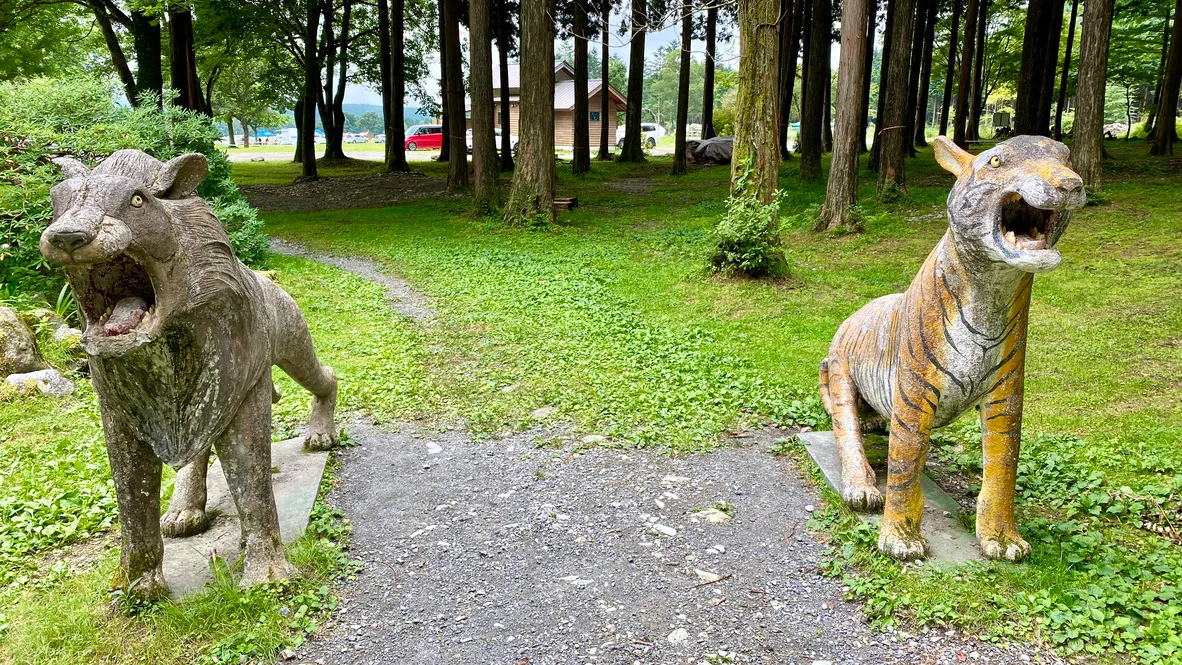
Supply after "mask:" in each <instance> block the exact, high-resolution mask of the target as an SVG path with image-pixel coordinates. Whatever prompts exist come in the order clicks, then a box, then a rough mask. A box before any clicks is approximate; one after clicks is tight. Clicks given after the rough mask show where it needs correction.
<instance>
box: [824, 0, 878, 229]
mask: <svg viewBox="0 0 1182 665" xmlns="http://www.w3.org/2000/svg"><path fill="white" fill-rule="evenodd" d="M868 4H870V5H873V4H874V3H873V0H869V2H868V1H867V0H845V2H844V4H843V5H842V8H841V24H842V26H851V27H853V26H858V29H854V30H842V31H841V55H840V60H839V62H838V65H837V126H836V127H835V128H834V131H833V160H832V161H831V162H830V164H829V182H828V184H827V185H826V188H825V205H824V206H823V207H822V208H821V216H820V217H819V218H818V219H817V221H816V223H815V224H814V225H813V229H814V230H817V231H822V230H825V229H842V230H854V229H857V228H859V226H860V225H861V224H860V221H859V220H858V218H857V217H856V216H855V215H854V214H853V208H854V206H856V205H857V204H858V153H859V148H860V147H861V146H862V145H864V144H865V138H866V134H865V131H864V129H863V127H862V114H861V111H860V105H859V103H858V102H859V101H860V100H861V96H862V80H863V79H864V78H866V75H867V73H868V70H867V68H866V53H865V51H866V48H867V42H868V41H869V40H867V39H866V33H864V32H863V31H862V30H861V26H862V25H864V24H866V22H867V18H866V16H867V14H869V13H870V12H869V8H868V7H867V5H868Z"/></svg>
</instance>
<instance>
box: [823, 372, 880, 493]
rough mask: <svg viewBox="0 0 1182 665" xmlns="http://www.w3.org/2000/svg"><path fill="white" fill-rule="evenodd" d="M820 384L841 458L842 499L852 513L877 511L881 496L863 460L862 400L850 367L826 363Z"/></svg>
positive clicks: (866, 463)
mask: <svg viewBox="0 0 1182 665" xmlns="http://www.w3.org/2000/svg"><path fill="white" fill-rule="evenodd" d="M821 385H822V386H823V392H824V393H825V397H826V399H825V405H826V407H827V408H828V409H829V415H830V416H831V417H832V420H833V440H834V442H835V443H836V444H837V455H838V457H840V458H841V498H842V499H843V500H845V502H846V503H847V504H849V506H850V507H851V508H853V509H855V510H862V511H873V510H878V509H880V508H882V493H881V492H879V491H878V488H877V487H876V486H875V485H876V483H875V477H874V469H872V468H870V462H869V461H868V460H867V459H866V450H865V448H864V447H863V443H862V423H861V417H860V414H859V406H860V404H861V403H862V399H861V398H860V397H858V390H857V388H856V387H855V386H854V382H853V379H852V378H851V377H850V373H849V368H848V367H847V366H846V365H845V363H844V362H842V361H841V360H840V359H837V360H833V359H828V360H826V362H824V363H822V365H821ZM863 408H864V407H863ZM862 415H864V414H862Z"/></svg>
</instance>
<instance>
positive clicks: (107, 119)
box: [0, 76, 269, 293]
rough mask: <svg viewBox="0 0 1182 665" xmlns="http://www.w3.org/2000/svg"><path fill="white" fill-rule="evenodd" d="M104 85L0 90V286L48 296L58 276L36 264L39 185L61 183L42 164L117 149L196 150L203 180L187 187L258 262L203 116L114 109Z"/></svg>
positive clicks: (244, 208) (160, 154)
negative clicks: (205, 170)
mask: <svg viewBox="0 0 1182 665" xmlns="http://www.w3.org/2000/svg"><path fill="white" fill-rule="evenodd" d="M114 99H115V95H114V94H113V90H112V88H111V85H110V83H108V82H106V81H103V80H100V79H97V78H85V77H79V76H73V77H71V78H69V79H51V78H39V79H32V80H29V81H24V82H19V83H3V84H0V163H2V164H3V168H2V170H0V290H4V291H8V292H26V293H29V292H34V291H39V292H41V293H57V291H58V289H59V288H60V285H61V282H62V279H61V276H60V274H59V273H58V272H57V271H55V270H54V269H52V267H51V266H49V265H47V264H46V263H45V261H44V260H43V259H42V258H41V254H40V252H39V250H38V242H39V238H40V234H41V231H42V230H43V229H44V228H45V227H46V226H47V225H48V224H49V222H50V220H51V218H52V215H53V209H52V205H51V203H50V200H49V188H50V187H52V186H53V185H54V184H55V183H56V182H58V181H59V180H60V179H61V174H60V172H59V171H58V168H57V167H56V166H54V165H53V164H52V163H51V162H50V161H49V160H50V159H51V158H52V157H55V156H57V155H63V154H69V155H74V156H76V157H78V158H79V159H81V160H82V161H84V162H86V163H87V164H89V165H91V166H93V165H94V164H95V163H97V162H99V161H101V160H102V159H103V158H105V157H106V156H107V155H110V154H111V153H112V152H115V151H116V150H120V149H123V148H138V149H140V150H143V151H144V152H147V153H148V154H150V155H152V156H154V157H156V158H157V159H160V160H168V159H172V158H173V157H176V156H177V155H180V154H183V153H187V152H200V153H202V154H204V155H205V157H206V160H207V161H208V162H209V177H208V178H206V180H205V182H204V183H202V185H201V187H199V188H198V189H197V193H198V194H199V195H201V196H202V197H204V198H205V200H206V201H208V202H209V204H210V206H211V207H212V208H213V211H214V214H216V215H217V216H218V218H219V219H221V220H222V223H223V225H225V226H226V231H227V233H228V234H229V236H230V242H231V244H232V245H233V247H234V250H235V251H236V252H238V256H239V258H241V259H242V260H243V261H245V262H246V263H248V264H252V265H255V266H258V265H260V264H262V263H265V261H266V258H267V253H268V251H269V250H268V248H267V242H266V237H265V236H263V235H262V230H261V224H260V223H259V221H258V219H257V217H256V215H255V212H254V210H253V209H252V208H250V206H249V205H248V204H247V203H246V201H245V199H243V198H242V195H241V194H240V193H239V192H238V188H237V186H236V185H234V183H233V181H232V180H230V164H229V162H228V161H227V160H226V157H225V155H224V154H222V152H221V151H220V150H218V149H217V148H216V147H215V146H214V141H215V140H216V139H217V138H218V136H220V132H219V131H218V130H217V129H215V128H214V125H213V120H212V119H210V118H207V117H205V116H201V115H199V114H196V113H192V112H190V111H186V110H184V109H180V108H177V107H174V106H165V107H164V108H163V109H159V108H157V106H156V104H155V103H154V100H152V99H146V100H145V102H147V103H144V104H142V105H141V106H140V108H135V109H132V108H126V107H121V106H118V105H117V104H115V102H114V101H113V100H114Z"/></svg>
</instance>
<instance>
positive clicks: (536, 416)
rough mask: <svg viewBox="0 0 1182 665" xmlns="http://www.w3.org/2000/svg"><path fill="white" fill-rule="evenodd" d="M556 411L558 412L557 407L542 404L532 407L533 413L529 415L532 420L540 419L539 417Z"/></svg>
mask: <svg viewBox="0 0 1182 665" xmlns="http://www.w3.org/2000/svg"><path fill="white" fill-rule="evenodd" d="M557 412H558V407H556V406H543V407H542V408H540V409H534V410H533V413H530V414H529V417H530V418H533V419H534V420H541V419H543V418H546V417H548V416H551V415H553V414H555V413H557Z"/></svg>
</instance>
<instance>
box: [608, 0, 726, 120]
mask: <svg viewBox="0 0 1182 665" xmlns="http://www.w3.org/2000/svg"><path fill="white" fill-rule="evenodd" d="M610 1H611V0H603V5H604V7H607V6H608V3H609V2H610ZM606 17H607V12H606V11H605V12H604V21H603V52H604V56H603V62H604V65H603V66H604V70H603V71H605V72H606V71H607V69H606V68H607V55H606V54H607V30H608V27H607V18H606ZM717 47H718V5H716V4H714V3H710V6H709V8H707V9H706V63H705V68H706V71H705V74H704V80H703V81H702V138H703V139H709V138H714V137H715V136H716V135H717V133H716V132H715V130H714V52H715V49H716V48H717ZM604 76H605V77H606V74H605V75H604Z"/></svg>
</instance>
